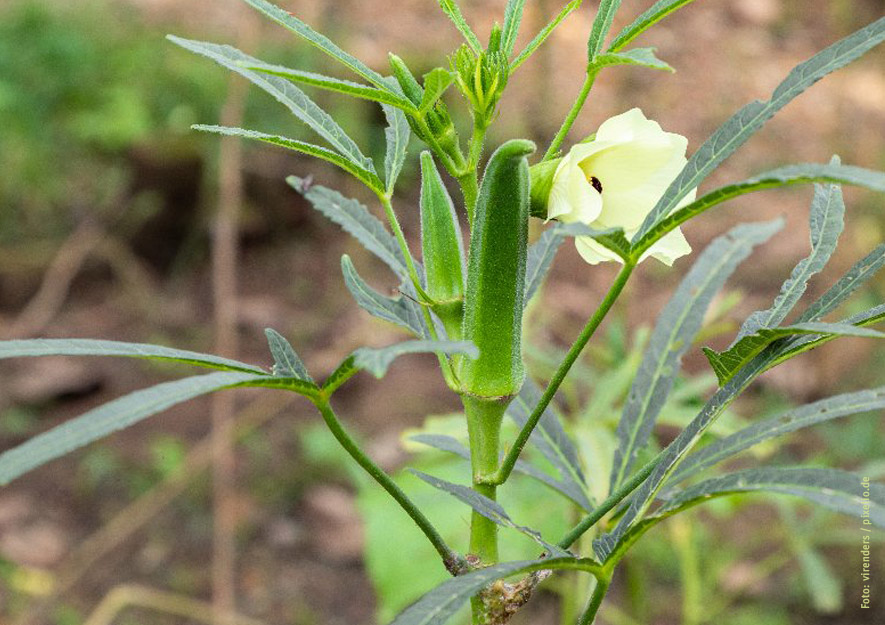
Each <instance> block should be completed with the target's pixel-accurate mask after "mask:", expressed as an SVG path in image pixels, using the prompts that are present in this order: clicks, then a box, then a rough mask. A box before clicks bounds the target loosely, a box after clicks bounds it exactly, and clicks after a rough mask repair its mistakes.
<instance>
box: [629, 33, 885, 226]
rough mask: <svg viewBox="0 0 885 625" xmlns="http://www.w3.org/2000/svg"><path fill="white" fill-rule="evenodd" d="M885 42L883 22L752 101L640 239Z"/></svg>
mask: <svg viewBox="0 0 885 625" xmlns="http://www.w3.org/2000/svg"><path fill="white" fill-rule="evenodd" d="M883 40H885V17H883V18H880V19H878V20H876V21H875V22H873V23H871V24H869V25H867V26H866V27H864V28H862V29H860V30H858V31H857V32H855V33H853V34H851V35H849V36H848V37H845V38H844V39H842V40H840V41H838V42H836V43H835V44H833V45H831V46H830V47H828V48H826V49H824V50H822V51H821V52H819V53H817V54H815V55H814V56H813V57H811V58H810V59H809V60H807V61H805V62H804V63H801V64H800V65H798V66H796V67H795V68H794V69H793V70H792V71H791V72H790V73H789V74H788V75H787V77H786V78H785V79H784V81H783V82H781V83H780V85H778V87H777V88H776V89H775V90H774V93H773V94H772V96H771V99H770V100H768V101H767V102H760V101H758V100H757V101H755V102H752V103H750V104H748V105H747V106H745V107H743V108H742V109H741V110H739V111H738V112H737V113H735V114H734V115H733V116H732V117H731V118H730V119H729V120H728V121H727V122H725V123H724V124H723V125H722V126H721V127H720V128H719V129H718V130H717V131H716V132H714V133H713V135H712V136H711V137H710V138H709V139H707V141H706V142H705V143H704V144H703V145H702V146H701V147H700V149H698V151H697V152H695V153H694V154H693V155H692V156H691V158H690V159H689V160H688V163H687V164H686V165H685V167H684V168H683V169H682V172H681V173H680V174H679V175H678V176H677V177H676V179H675V180H674V181H673V183H672V184H671V185H670V187H669V188H668V189H667V191H666V192H665V193H664V195H663V197H661V199H660V200H659V201H658V203H657V204H656V205H655V207H654V208H653V209H652V210H651V212H650V213H649V214H648V216H647V217H646V219H645V221H644V222H643V224H642V226H641V227H640V229H639V234H638V236H639V237H640V238H641V237H642V236H644V235H645V234H646V233H647V232H648V231H649V230H651V229H652V228H653V227H654V226H655V224H656V223H657V222H658V221H659V220H661V219H663V218H664V217H665V216H667V215H669V214H670V213H671V212H672V211H673V209H674V208H675V207H676V205H677V204H679V202H680V201H681V200H682V199H683V198H684V197H685V196H686V195H687V194H688V193H689V192H690V191H691V190H692V189H695V188H697V186H698V185H699V184H700V183H701V182H703V180H704V179H705V178H706V177H707V176H708V175H709V174H710V172H712V171H713V170H714V169H716V168H717V167H718V166H719V164H720V163H722V161H724V160H725V159H726V158H728V157H729V156H731V155H732V154H733V153H734V152H735V150H737V149H738V148H739V147H740V146H741V145H743V144H744V143H745V142H746V141H747V140H748V139H749V138H750V137H751V136H752V135H753V134H755V132H756V131H757V130H759V129H760V128H761V127H762V125H763V124H764V123H765V122H766V121H768V120H769V119H771V118H772V117H773V116H774V115H775V114H776V113H777V112H778V111H779V110H781V109H782V108H783V107H784V106H786V105H787V104H788V103H789V102H790V101H792V100H793V99H794V98H795V97H796V96H798V95H799V94H801V93H802V92H803V91H805V90H806V89H808V87H810V86H811V85H813V84H814V83H815V82H817V81H818V80H820V79H821V78H823V77H824V76H826V75H827V74H829V73H831V72H834V71H836V70H837V69H840V68H841V67H844V66H845V65H847V64H848V63H850V62H852V61H854V60H856V59H857V58H859V57H860V56H862V55H863V54H864V53H866V52H868V51H869V50H871V49H872V48H874V47H875V46H877V45H879V44H880V43H882V41H883Z"/></svg>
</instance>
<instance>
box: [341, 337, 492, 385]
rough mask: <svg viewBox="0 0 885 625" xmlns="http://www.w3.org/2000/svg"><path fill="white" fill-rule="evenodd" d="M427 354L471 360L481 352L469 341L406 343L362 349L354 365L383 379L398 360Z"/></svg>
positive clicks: (354, 353)
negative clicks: (462, 356)
mask: <svg viewBox="0 0 885 625" xmlns="http://www.w3.org/2000/svg"><path fill="white" fill-rule="evenodd" d="M427 353H434V354H446V355H453V354H463V355H465V356H467V357H469V358H476V357H477V356H479V350H477V349H476V346H475V345H473V343H470V342H468V341H404V342H402V343H394V344H393V345H388V346H387V347H381V348H373V347H361V348H359V349H357V350H356V351H354V352H353V365H354V366H355V367H357V368H358V369H365V370H366V371H368V372H369V373H371V374H372V375H374V376H375V377H376V378H381V377H384V374H386V373H387V369H388V368H389V367H390V365H391V363H393V361H394V360H395V359H396V358H398V357H400V356H404V355H406V354H427Z"/></svg>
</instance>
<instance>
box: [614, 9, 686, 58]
mask: <svg viewBox="0 0 885 625" xmlns="http://www.w3.org/2000/svg"><path fill="white" fill-rule="evenodd" d="M693 1H694V0H658V1H657V2H655V3H654V4H653V5H652V6H651V7H649V8H648V9H647V10H646V11H645V12H643V13H642V15H640V16H639V17H637V18H636V19H635V20H633V22H632V23H631V24H630V25H629V26H626V27H624V29H623V30H621V32H619V33H618V35H617V36H616V37H615V39H614V41H612V43H611V45H610V46H609V51H610V52H617V51H618V50H621V49H622V48H624V46H626V45H627V44H629V43H630V42H631V41H633V40H634V39H636V37H638V36H639V35H641V34H642V33H643V32H645V31H646V30H648V29H649V28H650V27H651V26H653V25H655V24H656V23H658V22H659V21H661V20H662V19H664V18H665V17H667V16H668V15H670V13H673V12H674V11H675V10H676V9H679V8H681V7H683V6H685V5H686V4H689V3H691V2H693Z"/></svg>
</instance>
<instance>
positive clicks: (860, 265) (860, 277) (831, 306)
mask: <svg viewBox="0 0 885 625" xmlns="http://www.w3.org/2000/svg"><path fill="white" fill-rule="evenodd" d="M882 265H885V244H881V245H879V246H878V247H877V248H876V249H874V250H873V251H872V252H870V253H869V254H867V255H866V256H865V257H864V258H862V259H860V260H859V261H858V262H857V263H855V264H854V266H853V267H852V268H851V269H849V270H848V271H847V272H846V273H845V275H844V276H842V277H841V278H839V280H838V281H837V282H836V284H834V285H833V286H831V287H830V288H829V289H827V292H826V293H824V294H823V295H821V296H820V297H819V298H818V299H817V300H815V302H814V303H813V304H811V306H809V307H808V309H807V310H806V311H805V312H804V313H802V314H801V315H800V316H799V319H798V320H797V321H798V322H799V323H804V322H806V321H817V320H818V319H821V318H822V317H824V316H825V315H827V314H828V313H830V312H832V311H833V310H835V309H836V308H838V306H839V305H840V304H841V303H842V302H844V301H845V300H846V299H848V297H849V296H850V295H851V294H852V293H854V291H856V290H857V289H858V287H860V286H861V285H863V283H864V282H866V281H867V280H869V279H870V278H871V277H873V276H874V275H875V274H876V272H877V271H879V269H881V268H882Z"/></svg>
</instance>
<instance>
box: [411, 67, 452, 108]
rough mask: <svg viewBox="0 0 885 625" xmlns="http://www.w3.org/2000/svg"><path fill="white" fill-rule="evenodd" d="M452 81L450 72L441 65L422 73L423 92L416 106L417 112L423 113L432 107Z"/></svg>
mask: <svg viewBox="0 0 885 625" xmlns="http://www.w3.org/2000/svg"><path fill="white" fill-rule="evenodd" d="M454 81H455V78H454V77H453V76H452V73H451V72H450V71H448V70H446V69H443V68H442V67H435V68H433V69H432V70H430V71H429V72H427V73H426V74H424V93H423V95H422V96H421V105H420V106H419V107H418V111H419V113H421V114H424V113H427V112H428V111H429V110H430V109H432V108H433V107H434V106H435V105H436V103H437V102H438V101H439V99H440V98H441V97H442V95H443V94H444V93H445V92H446V90H447V89H448V88H449V87H451V86H452V83H453V82H454Z"/></svg>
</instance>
